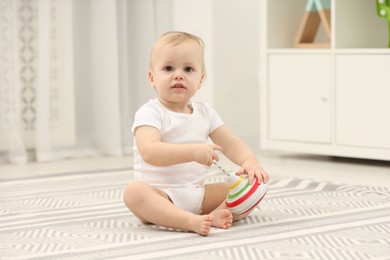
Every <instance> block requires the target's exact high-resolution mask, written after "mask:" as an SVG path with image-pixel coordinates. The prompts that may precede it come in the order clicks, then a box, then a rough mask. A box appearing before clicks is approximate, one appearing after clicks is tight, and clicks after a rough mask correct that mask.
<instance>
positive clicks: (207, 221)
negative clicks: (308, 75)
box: [191, 215, 214, 236]
mask: <svg viewBox="0 0 390 260" xmlns="http://www.w3.org/2000/svg"><path fill="white" fill-rule="evenodd" d="M213 219H214V216H213V215H197V216H195V218H194V220H193V222H192V229H191V230H192V231H194V232H196V233H198V234H199V235H202V236H207V235H208V234H209V233H210V229H211V225H212V222H213Z"/></svg>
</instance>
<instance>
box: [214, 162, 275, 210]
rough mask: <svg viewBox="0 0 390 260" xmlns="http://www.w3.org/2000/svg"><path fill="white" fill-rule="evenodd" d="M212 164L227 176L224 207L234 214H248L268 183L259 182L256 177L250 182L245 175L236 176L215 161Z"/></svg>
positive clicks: (257, 202) (262, 195)
mask: <svg viewBox="0 0 390 260" xmlns="http://www.w3.org/2000/svg"><path fill="white" fill-rule="evenodd" d="M214 165H215V166H217V167H218V168H219V169H220V170H221V171H222V172H223V173H225V174H226V175H227V176H228V177H227V183H228V185H229V193H228V195H227V198H226V207H227V208H228V209H229V210H230V211H231V212H232V213H233V214H236V215H246V214H249V213H250V212H251V211H252V210H254V208H255V207H256V206H257V204H259V202H260V201H261V200H262V199H263V198H264V196H265V194H266V193H267V190H268V184H267V183H261V184H259V183H258V181H257V179H256V178H255V180H254V181H253V183H252V184H250V183H249V179H248V177H247V176H246V175H245V176H243V175H241V176H237V175H236V174H235V173H234V172H227V171H226V170H225V169H223V168H222V167H221V166H219V165H218V164H217V162H215V161H214Z"/></svg>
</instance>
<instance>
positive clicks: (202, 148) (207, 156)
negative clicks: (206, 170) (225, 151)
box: [192, 143, 222, 166]
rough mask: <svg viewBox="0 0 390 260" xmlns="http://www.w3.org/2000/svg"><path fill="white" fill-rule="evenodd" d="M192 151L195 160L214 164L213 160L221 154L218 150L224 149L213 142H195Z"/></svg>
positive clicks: (217, 158) (209, 164) (205, 163)
mask: <svg viewBox="0 0 390 260" xmlns="http://www.w3.org/2000/svg"><path fill="white" fill-rule="evenodd" d="M192 151H193V152H192V156H193V161H195V162H197V163H200V164H203V165H207V166H211V165H212V164H213V160H216V161H218V160H219V156H218V154H217V153H216V151H222V147H221V146H219V145H216V144H213V143H206V144H194V145H193V150H192Z"/></svg>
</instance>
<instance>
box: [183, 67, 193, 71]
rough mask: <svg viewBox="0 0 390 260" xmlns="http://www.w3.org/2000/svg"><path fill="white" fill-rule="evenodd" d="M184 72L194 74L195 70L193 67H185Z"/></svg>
mask: <svg viewBox="0 0 390 260" xmlns="http://www.w3.org/2000/svg"><path fill="white" fill-rule="evenodd" d="M184 71H185V72H193V71H194V69H193V68H191V67H185V68H184Z"/></svg>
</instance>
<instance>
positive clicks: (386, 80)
mask: <svg viewBox="0 0 390 260" xmlns="http://www.w3.org/2000/svg"><path fill="white" fill-rule="evenodd" d="M307 2H308V1H307V0H261V5H260V7H261V9H260V19H261V20H260V21H261V24H260V28H261V31H260V36H261V37H260V44H261V51H260V61H261V62H260V64H261V67H260V82H261V86H260V100H261V102H260V108H261V111H260V115H261V118H260V122H261V133H260V136H261V141H260V143H261V147H262V148H263V149H276V150H289V151H295V152H303V153H313V154H324V155H332V156H345V157H356V158H368V159H380V160H390V76H389V75H390V73H389V72H390V50H389V49H388V48H387V40H388V37H387V23H386V20H384V19H381V18H379V17H378V16H377V14H376V9H375V8H376V6H375V1H367V0H337V1H336V0H330V14H331V15H330V25H331V26H330V27H331V34H330V39H329V37H328V35H327V33H326V32H325V30H324V28H325V27H323V26H322V25H320V27H319V29H318V31H317V34H316V37H315V41H314V43H323V42H327V41H328V42H327V43H326V44H317V45H313V46H314V47H317V48H311V47H310V45H309V46H308V47H307V46H306V45H304V46H305V48H296V47H294V46H296V45H294V43H295V42H296V39H297V32H298V31H299V28H301V21H302V17H303V16H304V13H305V8H306V5H307ZM362 18H364V19H362ZM324 46H325V47H324ZM327 46H328V47H327ZM318 47H321V48H318Z"/></svg>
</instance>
